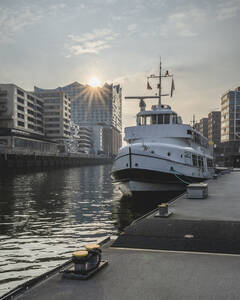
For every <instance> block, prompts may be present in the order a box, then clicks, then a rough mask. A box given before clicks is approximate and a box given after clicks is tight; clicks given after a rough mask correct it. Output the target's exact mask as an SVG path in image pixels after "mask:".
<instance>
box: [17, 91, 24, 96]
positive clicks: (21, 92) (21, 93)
mask: <svg viewBox="0 0 240 300" xmlns="http://www.w3.org/2000/svg"><path fill="white" fill-rule="evenodd" d="M17 93H18V95H21V96H23V97H24V92H23V91H21V90H19V89H17Z"/></svg>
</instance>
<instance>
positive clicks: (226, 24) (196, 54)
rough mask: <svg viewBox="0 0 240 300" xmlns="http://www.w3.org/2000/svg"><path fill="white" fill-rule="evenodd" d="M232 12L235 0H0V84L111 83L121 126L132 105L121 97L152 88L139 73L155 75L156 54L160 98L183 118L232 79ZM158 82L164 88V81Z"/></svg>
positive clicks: (215, 98)
mask: <svg viewBox="0 0 240 300" xmlns="http://www.w3.org/2000/svg"><path fill="white" fill-rule="evenodd" d="M239 15H240V0H228V1H226V0H211V1H209V0H207V1H206V0H201V1H199V0H191V1H190V0H172V1H166V0H147V1H146V0H41V1H39V0H37V1H36V0H0V61H1V72H0V83H15V84H17V85H18V86H20V87H22V88H23V89H25V90H33V86H34V85H36V86H38V87H41V88H56V87H58V86H64V85H67V84H70V83H72V82H74V81H78V82H79V83H82V84H87V83H89V81H90V80H91V78H92V77H97V78H98V79H99V80H100V82H101V83H102V84H104V82H108V83H114V84H117V83H119V84H121V86H122V89H123V126H124V127H125V126H130V125H134V124H135V115H136V113H137V112H138V111H139V107H138V102H137V101H136V100H125V99H124V97H125V96H138V95H154V94H155V93H156V92H157V90H156V86H157V83H156V82H154V81H151V85H152V87H153V90H151V91H149V90H147V89H146V83H147V81H146V77H147V76H149V75H150V74H158V72H159V61H160V57H161V60H162V67H163V71H166V70H168V71H169V72H170V73H171V74H173V75H174V82H175V88H176V90H175V93H174V96H173V97H172V98H168V97H165V98H164V99H163V103H164V104H168V105H170V106H171V107H172V108H173V110H175V111H176V112H177V113H178V114H179V115H181V116H182V117H183V120H184V122H185V123H189V122H190V121H191V120H192V117H193V115H194V114H195V117H196V119H197V120H199V119H200V118H202V117H205V116H207V114H208V113H209V112H210V111H212V110H218V109H220V98H221V96H222V95H223V93H224V92H226V91H227V90H229V89H234V88H236V87H237V86H239V85H240V51H239V49H240V34H239V28H240V18H239ZM163 86H164V92H166V93H167V92H169V88H170V82H169V80H164V82H163ZM155 102H156V101H153V100H147V106H148V107H149V108H150V107H151V105H152V104H154V103H155Z"/></svg>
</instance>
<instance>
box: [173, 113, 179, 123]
mask: <svg viewBox="0 0 240 300" xmlns="http://www.w3.org/2000/svg"><path fill="white" fill-rule="evenodd" d="M177 121H178V118H177V115H176V114H173V115H172V123H173V124H177Z"/></svg>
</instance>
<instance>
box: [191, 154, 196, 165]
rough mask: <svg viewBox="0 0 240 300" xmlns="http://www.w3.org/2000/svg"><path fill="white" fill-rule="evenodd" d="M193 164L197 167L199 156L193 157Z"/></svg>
mask: <svg viewBox="0 0 240 300" xmlns="http://www.w3.org/2000/svg"><path fill="white" fill-rule="evenodd" d="M192 164H193V166H197V155H195V154H193V155H192Z"/></svg>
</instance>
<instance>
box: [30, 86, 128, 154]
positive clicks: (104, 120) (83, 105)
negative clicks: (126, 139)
mask: <svg viewBox="0 0 240 300" xmlns="http://www.w3.org/2000/svg"><path fill="white" fill-rule="evenodd" d="M36 91H37V92H39V91H40V92H41V91H46V92H47V91H48V90H44V89H39V88H35V92H36ZM52 91H55V92H56V91H61V92H64V93H66V94H67V95H68V96H69V97H70V99H71V120H72V121H73V122H74V123H75V124H77V125H79V126H80V128H81V130H82V134H81V136H82V137H84V140H83V141H82V146H83V148H84V149H85V150H84V151H87V152H88V153H90V152H91V153H95V154H97V153H100V152H102V153H105V154H107V155H116V154H117V152H118V149H119V148H120V147H121V143H122V142H121V141H122V136H121V131H122V89H121V87H120V85H113V84H110V85H109V84H107V83H105V84H104V86H103V87H95V88H93V87H91V86H89V85H82V84H80V83H78V82H74V83H72V84H69V85H66V86H64V87H58V88H57V89H55V90H52ZM99 126H100V127H102V129H100V127H99ZM94 128H95V129H94ZM97 132H98V133H97ZM104 132H108V133H105V138H104V134H103V133H104ZM109 132H111V134H110V133H109ZM90 133H91V135H92V136H91V138H90V136H89V134H90ZM107 136H108V138H107ZM110 136H111V138H110ZM97 138H98V139H99V140H96V139H97ZM90 146H91V147H92V149H91V151H90V148H89V147H90Z"/></svg>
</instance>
